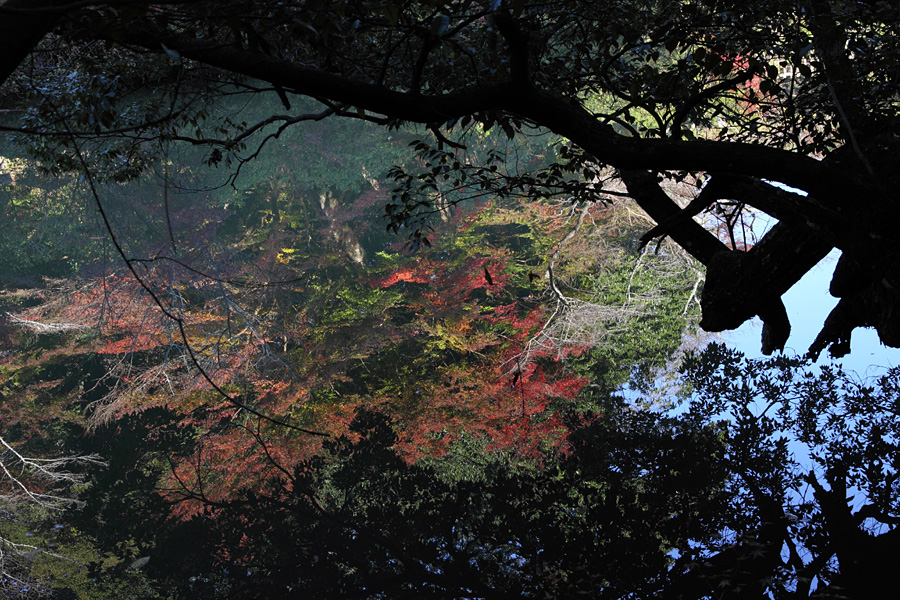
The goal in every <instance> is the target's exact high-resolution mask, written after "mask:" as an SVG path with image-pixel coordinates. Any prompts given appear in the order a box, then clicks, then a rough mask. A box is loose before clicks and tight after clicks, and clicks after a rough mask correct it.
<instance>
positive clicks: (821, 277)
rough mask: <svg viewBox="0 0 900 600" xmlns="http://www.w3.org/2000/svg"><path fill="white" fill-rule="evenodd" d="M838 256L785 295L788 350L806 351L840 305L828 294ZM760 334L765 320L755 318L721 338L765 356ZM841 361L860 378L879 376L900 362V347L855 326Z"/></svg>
mask: <svg viewBox="0 0 900 600" xmlns="http://www.w3.org/2000/svg"><path fill="white" fill-rule="evenodd" d="M839 256H840V251H838V250H834V251H832V253H831V254H829V255H828V256H827V257H826V258H824V259H823V260H822V262H820V263H819V264H818V265H816V267H815V268H813V269H812V270H811V271H810V272H809V273H807V274H806V275H805V276H804V277H803V279H801V280H800V281H798V282H797V283H796V284H795V285H794V287H792V288H791V289H790V290H788V292H787V293H786V294H785V295H784V296H783V298H782V300H783V301H784V304H785V306H786V307H787V311H788V317H789V318H790V320H791V337H790V338H788V341H787V345H786V346H785V352H786V353H788V354H797V355H799V354H803V353H805V352H806V350H807V349H808V348H809V346H810V344H812V342H813V340H814V339H815V337H816V335H817V334H818V333H819V329H820V328H821V327H822V323H824V321H825V318H826V317H827V316H828V313H830V312H831V309H832V308H834V306H835V305H836V304H837V298H834V297H832V296H831V294H829V293H828V284H829V283H830V281H831V275H832V273H834V267H835V265H836V264H837V258H838V257H839ZM761 334H762V323H761V322H760V320H759V319H758V318H755V319H753V320H752V321H748V322H747V323H744V325H743V326H742V327H741V328H740V329H738V330H736V331H731V332H723V333H722V339H723V340H724V341H725V342H726V343H727V344H729V345H730V346H733V347H735V348H737V349H739V350H741V351H742V352H744V354H746V355H747V356H748V357H750V358H758V357H761V356H762V353H761V352H760V335H761ZM830 360H831V358H830V357H829V356H828V352H827V351H825V352H823V353H822V356H820V357H819V364H825V363H827V362H828V361H830ZM839 362H841V363H842V364H843V366H844V369H846V370H848V371H855V372H856V373H857V374H858V375H859V376H861V377H867V376H875V375H880V374H882V373H883V372H884V370H883V368H884V367H892V366H896V365H898V364H900V349H898V348H888V347H886V346H883V345H882V344H881V342H880V341H878V336H877V335H876V333H875V330H874V329H856V330H854V332H853V336H852V337H851V339H850V354H849V355H848V356H846V357H844V358H843V359H841V360H840V361H839Z"/></svg>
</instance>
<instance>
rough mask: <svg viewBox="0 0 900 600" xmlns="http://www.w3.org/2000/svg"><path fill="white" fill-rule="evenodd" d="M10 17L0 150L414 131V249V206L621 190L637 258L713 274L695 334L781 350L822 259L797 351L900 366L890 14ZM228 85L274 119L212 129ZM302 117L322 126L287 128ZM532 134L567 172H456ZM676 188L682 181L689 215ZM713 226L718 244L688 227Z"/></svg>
mask: <svg viewBox="0 0 900 600" xmlns="http://www.w3.org/2000/svg"><path fill="white" fill-rule="evenodd" d="M0 12H2V14H3V20H2V23H0V30H2V31H0V33H2V35H0V39H3V42H2V44H3V47H2V57H3V58H2V64H0V80H3V81H5V87H6V88H7V89H14V88H15V86H16V85H18V84H19V83H21V82H20V81H17V77H18V76H19V75H22V74H25V73H27V76H28V78H31V79H32V80H33V81H36V82H38V83H37V84H36V86H35V87H36V89H34V90H32V93H33V95H32V96H31V98H32V99H31V100H30V101H29V112H28V113H27V115H26V119H25V121H23V122H22V123H21V124H12V125H8V126H7V127H8V128H10V129H20V130H24V131H25V132H27V133H29V134H30V135H31V136H32V138H34V136H42V139H43V140H44V141H42V142H40V143H35V150H36V152H37V153H38V154H39V155H41V154H40V153H41V152H43V154H42V156H43V157H44V158H45V159H46V160H53V161H56V162H57V164H58V166H59V168H63V169H64V168H66V165H69V166H70V167H71V168H74V167H77V166H78V160H76V157H75V156H74V155H73V151H75V150H76V149H80V148H85V149H87V148H89V147H91V146H90V140H91V139H93V140H97V139H102V140H104V143H105V144H106V145H105V146H104V147H103V148H104V151H103V152H100V153H93V154H92V159H95V160H99V161H100V162H101V163H102V162H103V161H104V160H105V161H106V163H107V164H106V166H107V167H108V168H113V167H115V169H114V170H115V171H116V174H117V176H120V177H127V176H129V173H130V171H129V169H130V168H131V169H139V168H141V167H142V164H141V160H142V152H146V151H147V149H146V146H147V145H148V144H150V143H151V142H150V140H166V141H171V140H174V139H181V140H183V141H187V142H189V143H193V144H204V145H206V146H207V147H208V154H207V156H206V160H207V162H208V163H209V164H211V165H219V164H227V163H228V162H229V161H238V163H240V162H241V160H242V159H243V158H246V157H247V156H248V155H252V153H253V152H252V150H253V148H254V147H255V145H256V144H259V143H261V141H264V140H265V139H270V138H272V137H273V136H277V135H278V132H279V131H280V129H281V128H283V127H288V126H291V125H293V124H296V123H299V122H302V121H308V120H318V119H322V118H327V117H331V116H338V117H347V118H356V119H364V120H368V121H372V122H375V123H379V124H381V125H384V126H385V127H388V128H395V127H399V126H401V125H402V124H404V123H411V122H415V123H420V124H423V125H424V126H426V127H427V130H428V132H429V135H430V141H425V142H422V147H421V148H420V150H421V153H422V157H423V161H424V162H425V163H427V164H428V169H427V170H425V171H421V170H419V171H417V172H415V173H402V172H398V173H397V180H396V181H397V190H396V193H395V197H394V202H393V203H392V204H391V205H390V206H389V209H390V210H389V216H390V217H391V219H392V221H391V222H392V223H394V224H395V225H396V226H397V228H401V227H410V228H411V229H412V230H414V234H413V235H414V236H415V235H419V237H424V239H427V235H426V234H422V233H421V227H420V225H421V213H422V212H423V211H424V212H427V211H428V210H429V209H430V208H431V206H430V203H429V202H430V201H429V200H428V199H427V198H422V197H421V196H417V193H418V192H421V191H422V190H423V189H424V190H437V189H443V187H445V186H447V185H449V184H454V185H456V186H457V187H466V186H480V188H479V189H482V190H483V189H491V190H492V191H494V192H498V193H505V194H510V195H512V194H516V193H523V194H531V195H554V194H565V195H568V196H575V197H579V198H592V197H593V198H600V197H601V196H600V194H602V193H603V192H604V191H612V190H614V187H613V184H614V182H615V181H620V182H622V183H624V186H625V189H626V190H627V194H628V195H630V196H632V197H633V198H634V199H635V200H636V201H637V202H638V204H639V205H640V206H641V207H642V208H643V209H644V210H645V211H646V212H647V213H648V214H649V215H650V216H651V217H652V218H653V219H654V220H655V221H656V222H657V223H658V225H657V227H655V228H653V229H652V230H651V231H649V232H648V234H647V239H646V240H645V241H649V240H650V239H652V238H655V237H660V236H669V237H671V238H672V239H673V240H675V241H676V242H677V243H678V244H679V245H681V246H682V247H683V248H685V249H686V250H687V251H688V252H690V253H691V254H692V255H693V256H694V257H695V258H697V259H698V260H699V261H700V262H702V263H703V264H704V265H706V268H707V278H706V283H705V286H704V288H703V293H702V298H701V303H702V307H703V321H702V326H703V327H704V328H706V329H707V330H710V331H720V330H723V329H729V328H735V327H737V326H738V325H740V324H741V323H742V322H744V321H745V320H747V319H749V318H751V317H753V316H754V315H759V316H760V317H761V318H762V320H763V321H764V323H765V329H764V333H763V348H764V350H765V351H767V352H771V351H773V350H775V349H779V348H782V347H783V346H784V343H785V341H786V339H787V337H788V335H789V331H790V324H789V322H788V319H787V316H786V312H785V310H784V306H783V304H782V303H781V300H780V297H781V295H782V294H783V293H784V292H785V291H786V290H787V289H788V288H789V287H790V286H791V285H793V283H795V282H796V281H797V280H798V279H799V278H800V277H801V276H802V275H803V274H804V273H805V272H806V271H807V270H808V269H809V268H811V267H812V266H813V265H814V264H815V263H816V262H818V260H820V259H821V258H822V257H823V256H824V255H825V254H826V253H827V252H828V251H829V250H830V249H831V248H835V247H836V248H839V249H840V250H841V251H842V253H843V254H842V257H841V259H840V262H839V265H838V268H837V270H836V273H835V276H834V278H833V280H832V283H831V287H830V291H831V293H832V294H833V295H835V296H837V297H839V298H840V302H839V304H838V305H837V307H836V308H835V309H834V311H833V312H832V314H831V315H830V316H829V317H828V319H827V320H826V322H825V323H824V324H823V327H822V331H821V333H820V335H819V337H818V338H817V339H816V341H815V342H814V344H813V346H812V348H811V351H812V352H813V353H814V354H818V353H819V352H821V351H822V350H823V349H825V348H829V347H830V351H831V352H832V354H835V355H842V354H845V353H846V352H847V351H849V339H850V333H851V331H852V330H853V329H854V328H856V327H864V326H868V327H874V328H875V329H876V330H877V331H878V334H879V336H880V338H881V340H882V342H884V343H885V344H888V345H891V346H898V345H900V320H898V317H897V311H896V306H897V305H898V297H897V294H898V292H897V290H898V289H900V280H898V273H897V266H896V265H897V264H900V262H898V261H896V260H895V257H896V250H895V248H894V244H893V242H892V238H893V233H894V232H893V227H894V223H896V222H897V214H896V212H897V210H898V209H897V204H898V203H897V199H896V193H895V191H894V190H895V189H896V185H895V184H896V182H895V178H896V173H897V172H898V170H897V168H896V156H898V153H897V152H896V146H897V139H898V138H897V135H896V130H897V122H896V109H897V89H896V81H897V80H898V78H897V73H896V70H897V66H896V65H897V64H898V61H897V60H896V57H897V56H898V47H897V44H898V42H897V40H898V39H900V36H898V35H897V33H898V32H897V27H898V23H900V14H898V8H897V7H896V6H895V5H894V4H893V3H890V2H880V1H870V2H850V1H844V0H840V1H830V2H805V1H786V0H760V1H754V2H734V1H731V0H720V1H715V2H703V3H700V2H688V1H666V0H634V1H629V2H618V1H617V2H587V1H581V0H572V1H563V2H553V3H544V2H529V1H527V0H499V1H498V0H484V1H475V0H459V1H446V0H431V1H422V2H408V3H397V2H392V1H380V0H373V1H363V0H358V1H357V0H354V1H348V2H343V3H331V2H318V1H314V2H274V1H271V2H270V1H262V2H244V1H225V2H202V1H189V0H183V1H178V2H153V3H150V2H139V1H135V0H116V1H107V2H71V1H68V0H45V1H42V2H25V1H19V0H7V1H6V2H4V3H3V4H2V6H0ZM235 86H236V87H238V88H241V89H243V90H244V91H252V92H254V93H260V94H270V95H272V96H273V97H277V98H279V99H280V101H281V102H282V104H283V108H284V110H283V111H278V112H277V113H273V114H270V115H268V116H267V117H265V118H261V119H260V120H259V121H257V122H249V123H248V122H241V121H228V120H225V121H223V120H221V119H220V120H218V121H213V120H210V119H209V114H208V113H207V112H206V110H207V107H208V103H211V102H213V101H214V99H215V98H216V97H217V96H219V95H221V94H223V93H230V91H233V90H234V89H235ZM150 88H152V90H151V89H150ZM138 89H143V90H145V92H144V93H142V94H137V93H136V90H138ZM296 96H305V97H309V98H313V99H315V100H316V101H318V102H319V103H320V104H321V108H320V109H317V110H315V111H311V112H310V111H305V112H303V111H298V110H296V108H295V107H297V106H298V105H301V103H299V102H298V101H297V99H296ZM535 128H544V129H547V130H550V131H553V132H554V133H555V134H557V135H559V136H561V137H562V138H564V139H565V140H567V143H568V144H569V149H568V151H567V152H566V153H563V154H562V159H561V161H560V162H558V163H554V164H553V165H550V166H548V167H543V168H539V169H538V170H537V171H527V170H525V167H527V165H522V168H521V169H514V170H507V171H502V170H492V169H491V168H490V166H491V165H490V164H489V162H490V161H488V162H487V163H486V162H485V161H484V160H482V161H481V162H480V164H478V163H476V162H472V161H471V160H468V158H467V157H466V156H465V154H466V150H465V146H466V144H467V142H466V139H467V137H468V136H469V135H470V134H472V133H473V132H476V131H477V132H478V133H479V134H480V133H483V132H485V131H489V130H493V129H496V130H499V131H502V133H503V134H504V135H507V136H509V137H515V136H522V135H528V134H529V133H530V132H532V131H534V129H535ZM254 134H257V136H256V137H254ZM112 138H118V142H116V143H113V142H112V141H111V140H112ZM101 155H102V156H101ZM51 157H52V158H51ZM66 157H68V162H67V161H66ZM232 164H234V163H233V162H232ZM97 168H99V166H98V167H97ZM574 173H577V174H579V175H580V176H581V177H580V180H578V181H576V180H575V179H574V178H571V177H569V175H570V174H574ZM404 175H405V177H404ZM666 179H678V180H687V181H690V182H692V183H693V184H694V186H695V193H694V194H693V195H692V196H693V198H692V199H691V200H690V202H689V203H687V204H686V205H685V202H681V203H679V201H678V200H679V199H678V198H675V197H673V195H672V194H671V192H670V190H668V189H667V188H666V186H665V185H663V183H664V181H663V180H666ZM774 184H783V185H786V186H790V188H791V189H784V188H783V187H779V186H778V185H774ZM466 189H468V188H466ZM620 192H621V190H620ZM391 207H392V208H391ZM746 208H753V209H758V210H760V211H763V212H765V213H767V214H769V215H771V216H773V217H774V218H776V219H777V220H778V224H777V226H775V227H774V228H772V229H771V230H770V231H769V232H767V233H766V234H765V235H764V236H763V237H762V239H760V240H758V242H757V243H755V244H743V243H742V242H740V241H739V240H738V239H736V238H738V237H740V233H741V230H742V227H743V228H744V229H746V227H745V226H744V222H743V221H742V215H744V214H745V212H744V211H745V209H746ZM710 210H711V211H712V212H713V213H715V214H717V215H719V217H720V218H721V220H722V223H723V231H724V232H725V235H722V236H718V237H717V236H715V235H712V234H710V233H709V232H708V231H707V230H706V229H705V228H704V227H702V226H701V225H700V224H698V223H697V222H695V221H694V220H693V219H692V217H693V216H695V215H697V214H699V213H701V212H703V211H710ZM735 234H738V235H735ZM416 239H419V238H418V237H417V238H416ZM751 245H752V247H750V246H751Z"/></svg>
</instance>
